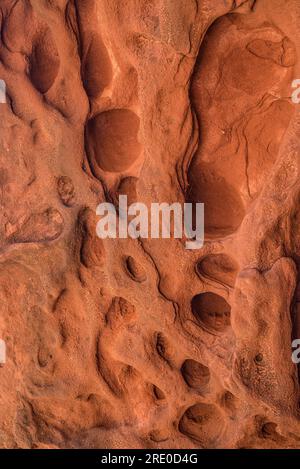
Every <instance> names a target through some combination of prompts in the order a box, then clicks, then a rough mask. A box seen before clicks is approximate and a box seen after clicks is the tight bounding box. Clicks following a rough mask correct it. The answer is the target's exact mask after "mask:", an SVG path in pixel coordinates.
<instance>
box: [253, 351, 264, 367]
mask: <svg viewBox="0 0 300 469" xmlns="http://www.w3.org/2000/svg"><path fill="white" fill-rule="evenodd" d="M254 361H255V363H256V364H257V365H262V364H263V361H264V357H263V354H262V353H258V354H257V355H255V357H254Z"/></svg>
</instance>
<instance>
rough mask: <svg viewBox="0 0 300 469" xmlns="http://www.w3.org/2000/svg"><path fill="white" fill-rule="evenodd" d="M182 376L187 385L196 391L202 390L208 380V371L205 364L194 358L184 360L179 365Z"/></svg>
mask: <svg viewBox="0 0 300 469" xmlns="http://www.w3.org/2000/svg"><path fill="white" fill-rule="evenodd" d="M181 373H182V376H183V378H184V380H185V382H186V383H187V385H188V386H189V387H190V388H192V389H195V390H196V391H200V392H201V391H204V390H206V388H207V385H208V383H209V380H210V371H209V368H207V366H204V365H202V363H199V362H197V361H196V360H192V359H188V360H185V362H184V363H183V365H182V367H181Z"/></svg>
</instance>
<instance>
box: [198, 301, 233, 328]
mask: <svg viewBox="0 0 300 469" xmlns="http://www.w3.org/2000/svg"><path fill="white" fill-rule="evenodd" d="M230 311H231V307H230V305H229V304H228V303H227V301H226V300H225V299H224V298H222V297H221V296H219V295H216V294H215V293H211V292H205V293H200V294H199V295H196V296H194V298H193V299H192V312H193V314H194V316H195V318H196V319H197V320H198V322H199V323H200V324H201V325H202V326H203V327H204V329H207V330H208V331H210V332H217V333H218V332H219V333H221V332H225V331H226V329H227V328H228V327H229V326H230Z"/></svg>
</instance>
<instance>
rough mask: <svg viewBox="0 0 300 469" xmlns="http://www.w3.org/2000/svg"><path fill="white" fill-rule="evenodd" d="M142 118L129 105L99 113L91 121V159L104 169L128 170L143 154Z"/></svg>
mask: <svg viewBox="0 0 300 469" xmlns="http://www.w3.org/2000/svg"><path fill="white" fill-rule="evenodd" d="M139 126H140V120H139V118H138V116H137V115H136V114H135V113H134V112H132V111H129V110H128V109H113V110H111V111H105V112H102V113H101V114H98V115H97V116H96V117H94V118H93V119H91V120H90V121H89V122H88V124H87V129H86V139H87V152H88V154H89V159H90V161H91V162H92V164H93V162H95V163H96V164H97V165H98V166H99V167H100V168H101V169H102V170H103V171H109V172H122V171H126V170H127V169H128V168H129V167H130V166H131V165H132V164H133V163H134V162H135V161H136V160H137V159H138V157H139V156H140V153H141V145H140V143H139V142H138V131H139Z"/></svg>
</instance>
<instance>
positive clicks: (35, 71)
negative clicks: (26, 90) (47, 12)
mask: <svg viewBox="0 0 300 469" xmlns="http://www.w3.org/2000/svg"><path fill="white" fill-rule="evenodd" d="M59 67H60V59H59V55H58V52H57V48H56V45H55V42H54V39H53V37H52V34H51V32H50V30H48V29H47V30H46V31H44V33H41V34H39V36H38V37H37V39H36V41H35V43H34V44H33V47H32V52H31V54H30V57H29V76H30V79H31V81H32V83H33V85H34V86H35V88H36V89H37V90H38V91H39V92H40V93H47V91H48V90H49V89H50V88H51V87H52V85H53V83H54V81H55V79H56V77H57V75H58V71H59Z"/></svg>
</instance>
